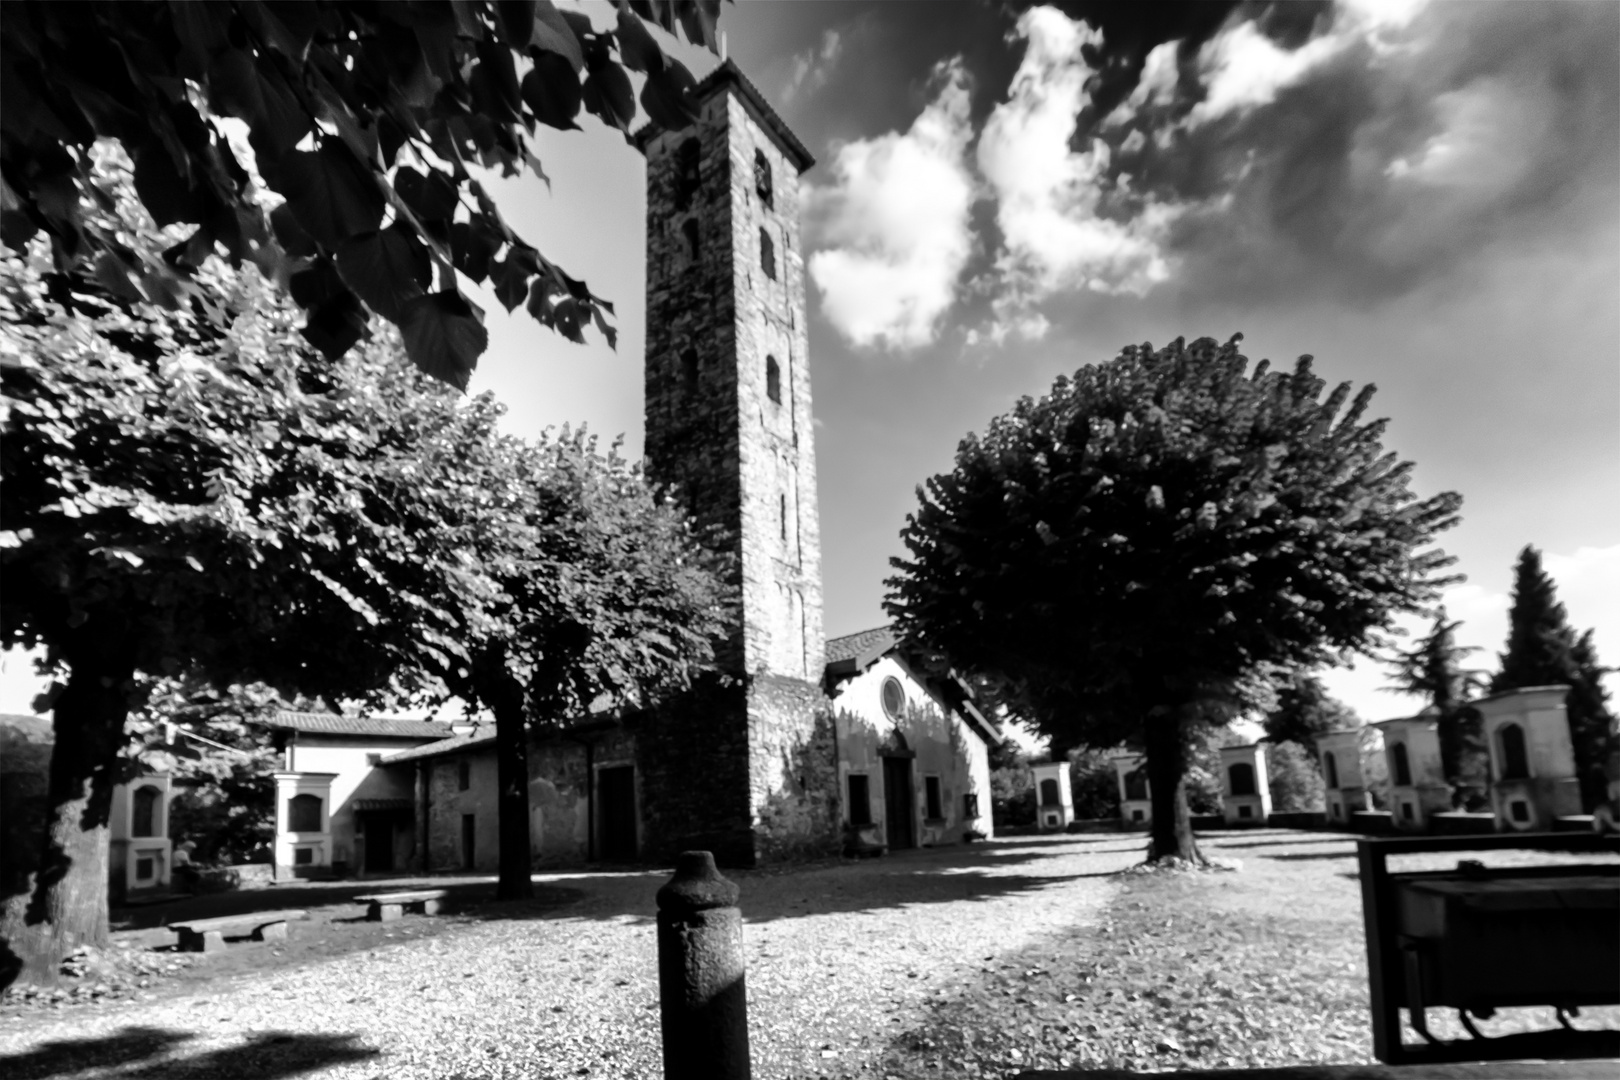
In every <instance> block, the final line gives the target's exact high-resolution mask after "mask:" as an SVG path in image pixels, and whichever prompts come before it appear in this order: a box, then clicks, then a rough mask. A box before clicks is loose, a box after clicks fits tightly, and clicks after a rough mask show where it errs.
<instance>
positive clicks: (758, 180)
mask: <svg viewBox="0 0 1620 1080" xmlns="http://www.w3.org/2000/svg"><path fill="white" fill-rule="evenodd" d="M754 190H755V191H757V192H758V193H759V201H760V202H762V203H764V204H765V209H767V210H772V209H775V207H776V194H775V192H774V191H773V190H772V183H771V163H770V162H769V161H766V160H765V151H763V150H755V151H754Z"/></svg>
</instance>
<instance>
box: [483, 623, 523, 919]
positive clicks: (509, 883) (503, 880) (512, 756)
mask: <svg viewBox="0 0 1620 1080" xmlns="http://www.w3.org/2000/svg"><path fill="white" fill-rule="evenodd" d="M473 676H474V678H475V679H476V680H477V685H478V696H479V699H480V700H481V701H482V702H483V703H484V704H485V705H487V706H489V708H490V711H491V712H493V713H494V714H495V782H496V796H495V809H496V815H497V820H498V822H499V826H500V856H501V872H500V873H501V876H500V882H499V884H497V885H496V887H495V899H497V900H527V899H529V898H530V897H532V896H533V895H534V886H533V885H532V884H531V883H530V881H529V873H530V864H531V861H532V858H531V855H530V849H529V739H528V715H527V712H526V710H525V709H524V704H523V688H522V686H521V685H519V683H518V681H517V680H516V679H515V678H513V677H512V675H511V674H510V673H509V672H508V671H507V670H506V657H505V654H504V653H503V652H492V653H488V654H485V655H484V656H481V657H479V658H478V660H477V661H476V662H475V668H474V673H473Z"/></svg>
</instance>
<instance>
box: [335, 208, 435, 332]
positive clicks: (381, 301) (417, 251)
mask: <svg viewBox="0 0 1620 1080" xmlns="http://www.w3.org/2000/svg"><path fill="white" fill-rule="evenodd" d="M337 265H338V271H339V272H340V273H342V275H343V280H344V281H346V282H348V284H349V287H350V288H352V289H353V290H354V291H355V292H357V293H359V294H360V299H362V300H364V301H365V302H366V303H367V304H369V305H370V306H371V310H372V311H375V312H376V313H377V314H379V315H381V316H382V317H383V318H385V319H387V320H389V321H390V322H398V321H399V317H400V312H401V309H402V308H403V306H404V304H405V302H406V301H408V300H410V299H411V298H412V297H416V296H420V295H421V294H422V292H423V291H424V290H425V289H426V288H427V286H428V284H429V283H430V282H431V281H432V280H433V264H432V260H431V259H430V258H429V256H428V249H427V248H426V247H425V246H424V245H423V244H422V242H421V241H420V240H418V239H417V238H416V236H415V234H413V233H412V232H411V231H410V230H409V229H407V228H405V227H404V226H403V225H402V224H401V223H399V222H397V221H396V222H395V223H394V224H392V225H390V226H388V228H386V229H384V230H382V231H381V232H375V233H364V234H362V235H360V236H357V237H355V238H353V239H352V240H349V241H348V242H347V243H345V244H344V245H343V246H342V247H341V248H339V249H338V256H337Z"/></svg>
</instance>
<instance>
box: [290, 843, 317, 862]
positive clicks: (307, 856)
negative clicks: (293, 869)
mask: <svg viewBox="0 0 1620 1080" xmlns="http://www.w3.org/2000/svg"><path fill="white" fill-rule="evenodd" d="M293 865H294V866H313V865H315V849H314V848H307V847H301V848H293Z"/></svg>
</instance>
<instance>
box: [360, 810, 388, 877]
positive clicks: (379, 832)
mask: <svg viewBox="0 0 1620 1080" xmlns="http://www.w3.org/2000/svg"><path fill="white" fill-rule="evenodd" d="M357 816H358V817H359V818H360V831H361V832H362V833H363V834H364V835H365V838H366V865H365V871H366V873H368V874H386V873H388V872H389V871H390V870H392V869H393V868H394V814H393V812H392V811H389V810H364V811H361V812H360V814H358V815H357Z"/></svg>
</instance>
